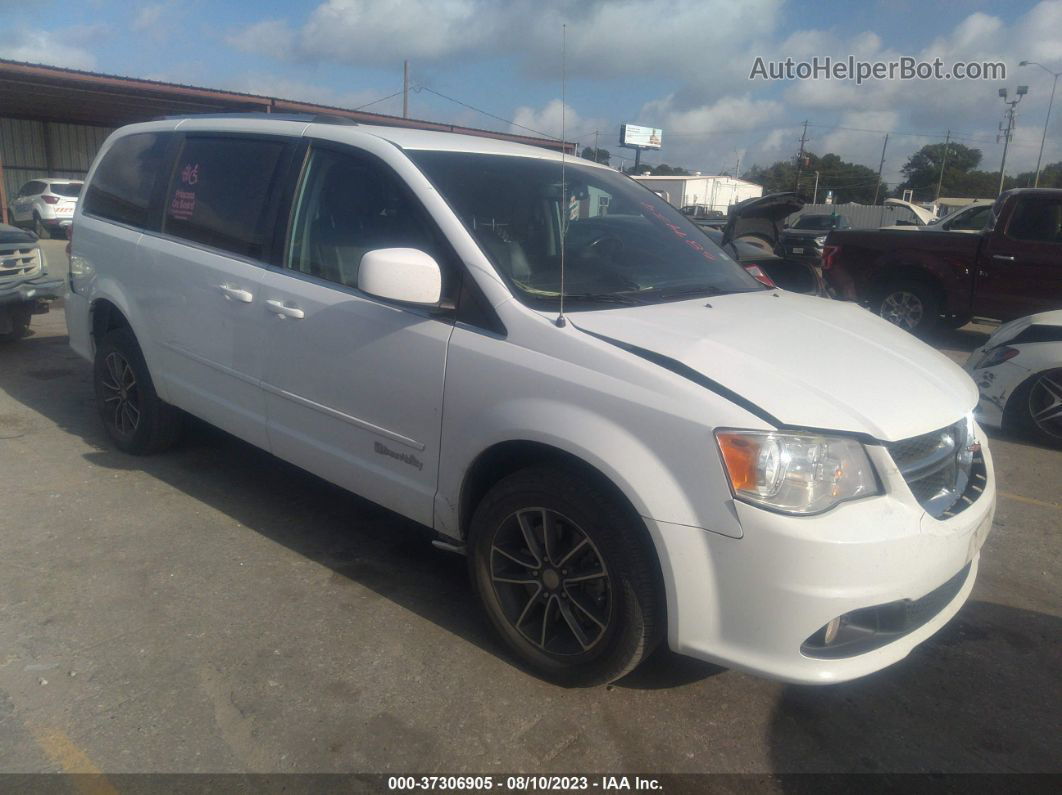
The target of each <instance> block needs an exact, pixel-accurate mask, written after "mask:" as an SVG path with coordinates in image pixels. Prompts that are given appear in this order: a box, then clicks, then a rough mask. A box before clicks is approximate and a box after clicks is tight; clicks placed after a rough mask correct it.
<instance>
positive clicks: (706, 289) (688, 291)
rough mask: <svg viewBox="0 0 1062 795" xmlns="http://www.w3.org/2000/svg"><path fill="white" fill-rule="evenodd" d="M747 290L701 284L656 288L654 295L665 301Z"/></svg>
mask: <svg viewBox="0 0 1062 795" xmlns="http://www.w3.org/2000/svg"><path fill="white" fill-rule="evenodd" d="M736 292H746V291H745V290H723V289H720V288H719V287H712V286H709V285H704V284H702V285H700V286H698V287H676V288H675V289H673V290H654V291H653V297H655V298H660V299H663V300H665V301H667V300H670V299H672V298H700V297H703V296H709V295H727V294H728V293H736Z"/></svg>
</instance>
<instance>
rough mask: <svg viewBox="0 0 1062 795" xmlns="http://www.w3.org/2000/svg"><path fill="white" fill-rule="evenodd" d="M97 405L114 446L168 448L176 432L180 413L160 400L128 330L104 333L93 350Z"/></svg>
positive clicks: (135, 450) (138, 451)
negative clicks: (94, 352) (94, 355)
mask: <svg viewBox="0 0 1062 795" xmlns="http://www.w3.org/2000/svg"><path fill="white" fill-rule="evenodd" d="M93 381H94V385H95V389H96V406H97V408H98V410H99V413H100V418H101V419H102V420H103V426H104V427H105V428H106V429H107V434H108V435H109V436H110V437H111V440H112V441H113V442H114V443H115V445H116V446H117V447H118V449H119V450H121V451H123V452H125V453H131V454H133V455H149V454H151V453H158V452H161V451H162V450H165V449H166V448H167V447H170V446H171V445H172V444H173V443H174V442H175V441H176V440H177V437H178V435H179V434H180V430H181V413H180V411H179V410H178V409H177V408H175V407H174V406H171V405H170V404H169V403H166V402H164V401H163V400H162V399H161V398H159V396H158V394H157V393H156V392H155V385H154V384H153V383H152V381H151V374H150V373H149V372H148V368H147V364H146V363H145V361H144V354H143V353H142V352H141V351H140V346H139V345H138V344H137V341H136V337H135V336H133V332H132V331H130V330H129V329H126V328H122V329H115V330H114V331H111V332H109V333H108V334H107V335H106V336H105V337H104V338H103V340H102V341H101V342H100V344H99V346H98V347H97V348H96V358H95V362H94V367H93Z"/></svg>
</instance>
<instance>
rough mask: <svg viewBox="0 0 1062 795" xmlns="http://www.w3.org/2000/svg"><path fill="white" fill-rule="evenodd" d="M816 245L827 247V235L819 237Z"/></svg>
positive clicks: (816, 239)
mask: <svg viewBox="0 0 1062 795" xmlns="http://www.w3.org/2000/svg"><path fill="white" fill-rule="evenodd" d="M815 245H816V246H824V245H826V235H819V236H818V237H817V238H815Z"/></svg>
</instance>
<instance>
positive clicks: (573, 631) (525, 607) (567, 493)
mask: <svg viewBox="0 0 1062 795" xmlns="http://www.w3.org/2000/svg"><path fill="white" fill-rule="evenodd" d="M640 521H641V520H640V519H638V517H637V516H636V515H635V514H634V513H633V511H630V510H629V509H625V508H624V506H622V505H621V504H620V503H619V501H618V500H617V499H616V498H615V497H614V496H613V495H612V494H610V493H608V492H607V491H606V490H605V489H604V488H603V487H602V486H601V485H600V484H599V483H598V482H596V481H595V480H594V479H593V478H591V477H588V476H587V475H586V474H585V473H584V472H581V471H579V470H577V469H574V468H569V467H534V468H529V469H525V470H521V471H519V472H517V473H515V474H513V475H510V476H509V477H507V478H505V479H503V480H502V481H500V482H499V483H498V484H496V485H495V486H494V488H492V489H491V490H490V492H488V494H487V495H486V497H484V498H483V500H482V501H481V502H480V504H479V506H478V508H477V509H476V512H475V515H474V517H473V519H472V526H471V531H470V543H469V549H470V555H469V568H470V573H471V576H472V580H473V582H474V584H475V587H476V590H477V591H478V593H479V596H480V599H481V600H482V602H483V605H484V608H485V610H486V612H487V616H488V618H489V619H490V621H491V623H492V624H493V625H494V628H495V629H496V630H497V631H498V633H499V634H500V635H501V637H502V639H503V640H504V641H505V642H506V644H507V645H508V646H509V648H510V649H512V650H513V651H514V652H515V653H516V655H517V657H518V658H519V659H520V661H521V662H523V663H524V664H525V665H527V666H528V667H529V668H531V669H532V670H533V671H535V672H536V673H538V674H539V675H540V676H542V677H543V678H545V679H548V680H550V681H553V682H556V683H557V684H561V685H565V686H577V687H589V686H594V685H601V684H606V683H608V682H612V681H615V680H616V679H619V678H621V677H622V676H624V675H625V674H627V673H629V672H630V671H632V670H634V668H635V667H636V666H637V665H638V664H639V663H640V662H641V661H642V659H643V658H644V657H645V656H646V655H647V654H649V652H651V651H652V650H653V648H654V647H655V646H656V644H657V643H658V642H659V640H660V637H661V635H662V633H663V627H664V619H663V615H664V605H663V597H662V592H663V589H662V587H661V585H660V582H659V579H660V577H659V569H658V567H657V563H656V557H655V552H654V550H653V548H652V544H651V543H650V541H649V539H648V537H647V535H646V533H645V530H644V527H639V526H638V524H637V523H640Z"/></svg>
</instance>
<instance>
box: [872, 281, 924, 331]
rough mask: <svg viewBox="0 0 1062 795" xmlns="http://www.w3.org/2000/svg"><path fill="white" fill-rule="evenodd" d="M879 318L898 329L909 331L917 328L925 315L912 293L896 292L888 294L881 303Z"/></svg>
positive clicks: (917, 298) (919, 300)
mask: <svg viewBox="0 0 1062 795" xmlns="http://www.w3.org/2000/svg"><path fill="white" fill-rule="evenodd" d="M880 314H881V316H882V317H883V318H884V319H885V320H887V321H889V322H890V323H893V324H895V325H897V326H899V327H900V328H904V329H907V330H908V331H910V330H911V329H913V328H917V327H918V325H919V324H920V323H921V322H922V318H923V316H924V315H925V307H924V306H923V305H922V299H920V298H919V297H918V296H917V295H915V294H914V293H909V292H907V291H906V290H897V291H896V292H894V293H889V294H888V295H887V296H886V297H885V300H884V301H882V302H881V312H880Z"/></svg>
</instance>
